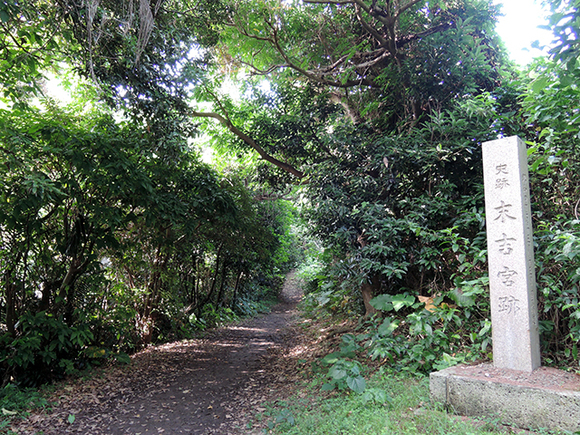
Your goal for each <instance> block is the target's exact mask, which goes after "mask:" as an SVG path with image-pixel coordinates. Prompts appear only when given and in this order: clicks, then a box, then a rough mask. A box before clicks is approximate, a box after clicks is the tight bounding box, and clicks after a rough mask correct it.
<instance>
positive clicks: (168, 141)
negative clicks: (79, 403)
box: [0, 106, 295, 385]
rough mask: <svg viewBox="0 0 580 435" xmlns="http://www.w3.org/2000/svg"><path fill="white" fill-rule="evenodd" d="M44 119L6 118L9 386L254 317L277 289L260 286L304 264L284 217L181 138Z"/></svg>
mask: <svg viewBox="0 0 580 435" xmlns="http://www.w3.org/2000/svg"><path fill="white" fill-rule="evenodd" d="M49 107H50V109H51V110H50V112H45V111H42V110H38V109H27V110H26V111H19V110H16V109H14V110H11V111H9V110H1V111H0V124H1V126H2V128H0V131H1V133H0V147H1V148H2V151H3V152H2V157H1V160H0V167H2V172H1V179H0V244H1V248H2V249H1V250H0V276H2V296H3V297H2V299H1V300H0V305H1V308H2V314H1V315H0V316H1V323H2V324H3V325H5V330H4V332H3V335H2V342H1V346H0V363H1V371H2V378H3V380H4V382H8V381H14V382H17V383H19V384H22V385H36V384H38V383H41V382H45V381H48V380H51V379H55V378H58V377H60V376H62V375H64V374H66V373H71V372H72V371H75V370H77V369H79V368H84V367H86V366H87V365H90V364H94V363H98V362H100V361H102V360H103V359H104V358H106V357H109V356H116V357H117V358H119V359H124V358H126V357H124V356H123V355H124V353H126V352H132V351H134V350H136V349H138V348H139V347H140V346H143V345H145V344H147V343H150V342H156V341H166V340H171V339H177V338H180V337H184V336H189V335H191V334H192V332H193V331H195V330H196V329H200V328H206V327H210V326H215V325H218V324H220V323H221V322H223V321H226V320H229V319H232V318H234V317H235V316H236V314H235V313H236V312H237V313H240V314H247V313H252V312H254V311H255V310H257V309H259V305H258V304H255V303H254V302H255V301H256V300H257V299H259V298H262V297H263V296H264V292H265V291H266V290H264V289H265V288H266V287H269V288H273V289H276V288H277V286H275V285H272V284H273V283H272V282H269V281H268V282H263V281H265V280H271V279H272V278H271V277H274V276H275V275H276V274H279V273H282V272H284V270H285V268H286V267H288V266H289V265H290V264H292V263H293V262H294V261H295V258H294V257H292V256H289V255H288V254H287V253H286V251H288V252H290V251H291V249H289V248H290V247H291V245H292V243H293V236H292V234H290V233H289V219H290V215H291V213H292V212H291V209H290V208H289V207H288V206H287V205H284V204H282V203H278V202H272V201H269V202H268V204H263V203H260V202H259V201H255V200H254V199H253V197H252V193H251V192H250V191H249V190H248V189H247V188H246V187H244V185H243V182H242V180H239V179H237V178H236V177H235V175H230V176H229V177H228V178H227V179H225V178H222V177H220V176H219V175H218V174H217V173H216V172H214V171H213V170H212V169H210V168H209V167H208V166H207V165H205V164H203V163H201V162H199V161H198V160H197V157H196V155H195V154H194V153H193V152H189V151H187V147H185V146H184V145H185V144H186V141H187V137H186V136H185V135H181V133H179V131H180V130H179V129H176V130H175V131H173V132H172V131H168V132H167V134H168V136H169V137H159V135H158V134H157V135H156V134H152V133H149V132H148V131H147V129H145V128H141V127H138V126H137V125H135V124H132V123H131V122H118V121H115V120H114V119H113V117H112V116H110V115H108V114H107V113H108V111H107V109H106V108H104V107H98V109H97V110H96V111H90V110H89V111H86V112H84V113H82V114H81V115H79V116H77V115H75V114H72V113H69V112H67V111H66V110H63V109H59V108H58V107H54V106H49ZM180 135H181V136H180ZM261 281H262V282H263V283H261ZM252 304H254V305H252ZM250 307H252V308H250Z"/></svg>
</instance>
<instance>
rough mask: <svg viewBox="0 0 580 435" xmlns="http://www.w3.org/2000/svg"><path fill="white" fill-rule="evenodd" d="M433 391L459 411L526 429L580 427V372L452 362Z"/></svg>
mask: <svg viewBox="0 0 580 435" xmlns="http://www.w3.org/2000/svg"><path fill="white" fill-rule="evenodd" d="M430 393H431V398H432V400H434V401H436V402H439V403H442V404H444V405H445V406H446V407H447V408H449V409H450V410H451V411H452V412H454V413H456V414H459V415H465V416H471V417H478V416H485V417H489V418H499V419H500V420H501V422H502V423H504V424H511V425H515V426H517V427H520V428H522V429H533V430H537V429H549V430H567V431H572V432H575V431H578V430H580V376H578V375H576V374H573V373H569V372H564V371H562V370H557V369H554V368H548V367H540V368H538V369H537V370H534V371H533V372H531V373H530V372H523V371H517V370H509V369H502V368H498V367H495V366H493V365H491V364H480V365H476V366H456V367H451V368H448V369H445V370H441V371H439V372H434V373H431V375H430Z"/></svg>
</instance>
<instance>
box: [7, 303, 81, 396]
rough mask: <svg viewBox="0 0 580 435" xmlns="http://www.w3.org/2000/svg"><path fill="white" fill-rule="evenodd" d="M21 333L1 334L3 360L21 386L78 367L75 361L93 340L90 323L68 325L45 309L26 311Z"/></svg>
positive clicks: (50, 377) (59, 374)
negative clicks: (34, 311)
mask: <svg viewBox="0 0 580 435" xmlns="http://www.w3.org/2000/svg"><path fill="white" fill-rule="evenodd" d="M19 323H20V325H19V328H20V329H21V331H22V333H21V334H20V335H19V336H18V337H16V338H12V337H10V336H9V335H4V336H3V337H2V348H1V351H0V352H1V353H0V364H2V365H3V366H4V367H6V370H7V372H8V373H9V374H10V376H11V377H12V378H14V379H18V382H19V384H20V385H22V386H36V385H38V384H41V383H46V382H49V381H51V380H53V379H55V378H59V377H62V376H63V375H65V374H71V373H73V372H75V371H76V370H77V367H75V364H74V363H75V361H76V360H77V359H78V357H79V354H80V352H81V350H82V349H83V348H84V347H85V346H87V344H88V343H90V342H92V340H93V333H92V332H91V331H90V329H89V328H88V325H87V324H79V325H78V326H74V327H69V326H68V325H67V324H66V323H64V322H63V320H62V318H60V319H57V318H55V317H54V316H53V315H51V314H47V313H46V312H44V311H41V312H39V313H37V314H36V315H32V314H31V313H26V314H24V315H23V316H22V317H21V318H20V320H19Z"/></svg>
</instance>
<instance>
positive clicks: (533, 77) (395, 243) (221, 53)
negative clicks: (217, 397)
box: [0, 0, 580, 384]
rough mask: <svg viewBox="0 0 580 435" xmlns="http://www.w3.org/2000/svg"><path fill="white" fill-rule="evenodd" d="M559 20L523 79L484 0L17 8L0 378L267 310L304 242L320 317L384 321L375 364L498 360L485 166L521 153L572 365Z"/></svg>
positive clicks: (566, 79)
mask: <svg viewBox="0 0 580 435" xmlns="http://www.w3.org/2000/svg"><path fill="white" fill-rule="evenodd" d="M552 3H553V6H554V14H553V16H552V19H551V26H552V27H553V30H554V31H555V36H556V38H557V41H558V43H557V44H555V46H554V48H553V50H552V56H551V57H550V58H547V59H539V60H537V61H536V62H535V63H533V64H532V65H530V66H529V67H528V68H527V69H526V70H524V71H520V70H518V69H517V68H516V67H515V65H514V64H513V63H512V62H511V61H510V60H509V59H508V57H507V54H506V52H505V50H504V49H503V45H502V42H501V40H500V38H499V37H498V35H497V34H496V32H495V27H494V26H495V21H496V19H497V16H498V14H499V13H500V9H499V7H498V6H494V5H493V4H492V2H491V1H490V0H435V1H426V0H383V1H380V0H302V1H298V0H243V1H242V0H221V1H215V0H156V1H151V0H123V1H109V0H100V1H99V0H82V1H81V0H34V1H31V2H28V3H27V4H26V6H23V5H22V4H21V2H18V1H16V0H6V1H4V2H2V3H1V4H0V25H1V26H2V29H3V32H1V35H0V82H1V83H2V84H1V85H0V88H1V90H2V101H3V102H2V104H3V106H2V108H1V109H0V126H1V128H0V150H1V155H0V167H1V168H2V170H1V172H0V175H1V178H0V201H1V208H0V243H1V246H2V250H1V252H0V274H1V276H2V281H1V283H2V284H1V285H2V289H1V291H2V299H0V304H1V307H2V313H3V314H2V316H1V317H0V318H1V323H2V324H3V325H5V333H4V335H3V338H2V344H1V347H0V362H1V363H2V370H3V376H4V379H5V381H7V380H9V379H10V378H17V379H19V382H22V383H30V384H33V383H37V382H41V381H42V380H43V379H48V378H50V377H55V376H60V375H62V374H63V373H66V372H70V371H73V370H75V368H77V367H79V366H80V365H83V364H90V363H91V361H94V360H96V359H98V358H101V357H103V356H106V355H116V356H117V358H120V359H123V355H124V354H123V352H129V351H131V350H134V349H136V348H138V347H139V346H143V345H145V344H146V343H148V342H151V341H156V340H167V339H171V338H177V337H184V336H187V335H188V334H191V333H192V331H194V330H196V329H202V328H205V327H207V326H209V325H213V324H217V323H219V322H221V321H222V320H225V319H228V318H231V317H233V316H235V315H239V314H247V313H253V312H256V310H258V309H260V307H261V305H260V303H259V301H260V300H262V299H263V297H264V295H265V294H267V293H268V290H267V289H268V288H269V287H271V286H274V287H275V284H276V283H279V281H280V277H281V275H282V274H283V272H284V271H285V270H287V269H288V268H289V267H291V266H292V265H295V264H296V263H297V262H298V261H299V260H300V259H303V258H304V255H305V254H304V252H301V251H304V250H307V249H299V248H298V246H299V244H298V241H297V236H296V235H295V234H294V233H293V230H292V228H293V227H296V226H297V225H296V222H298V221H301V222H302V223H303V229H302V230H301V233H302V240H301V241H300V243H302V246H303V247H304V246H308V244H309V243H311V245H316V246H323V249H322V252H319V255H318V260H317V261H318V262H319V264H320V266H319V268H318V270H317V272H316V274H315V275H313V277H312V279H311V280H310V281H309V283H308V285H309V286H310V289H311V294H310V295H309V296H308V297H307V298H306V301H307V302H306V303H307V304H310V305H309V306H310V307H312V309H313V310H317V311H319V312H320V313H323V312H325V311H326V310H327V309H329V310H330V311H331V312H333V313H335V314H336V313H342V314H343V315H347V316H358V315H363V314H365V315H366V319H375V320H372V321H374V322H375V326H376V328H375V329H376V331H377V332H376V334H378V335H376V334H375V335H371V336H369V337H373V338H372V339H370V341H371V344H369V349H370V352H372V353H373V355H374V356H375V357H379V356H380V357H381V358H390V359H391V360H393V362H394V360H395V359H396V360H397V361H399V363H401V364H403V363H405V364H407V365H408V366H409V367H411V368H412V369H413V370H423V371H429V370H431V369H432V368H433V367H435V366H437V364H439V365H440V364H444V363H445V364H450V363H453V362H457V361H458V360H459V359H461V358H464V359H466V358H472V359H476V358H484V357H485V355H486V354H485V352H486V347H487V345H488V344H489V341H490V337H489V328H490V325H489V320H488V317H489V302H488V300H487V299H488V296H487V281H486V279H487V275H486V274H487V270H486V255H487V252H486V247H485V230H484V225H485V214H484V210H483V178H482V167H481V151H480V148H481V143H482V142H484V141H486V140H491V139H495V138H497V137H501V136H509V135H513V134H518V135H520V136H521V137H523V138H524V139H525V140H526V141H527V143H528V145H529V158H530V172H531V180H532V191H533V202H534V204H533V207H534V224H535V227H536V234H535V242H536V244H537V246H538V254H537V265H538V268H539V270H540V271H541V273H540V274H539V275H538V281H539V292H540V303H541V305H542V310H540V311H541V312H542V313H543V314H542V318H541V321H540V324H541V325H542V328H543V329H542V340H543V343H544V344H543V346H544V351H545V355H547V356H546V358H549V359H551V360H552V361H555V362H560V361H570V358H572V359H576V360H577V352H576V353H575V354H571V353H570V351H568V353H567V354H566V353H565V350H564V349H565V348H566V346H568V347H569V348H572V343H574V342H575V341H577V338H578V337H577V336H578V331H580V328H579V327H578V321H577V319H578V316H577V312H578V311H577V292H578V282H579V281H580V275H579V274H578V269H577V265H576V263H575V261H576V260H577V256H578V255H579V254H578V253H579V252H580V245H579V242H578V240H580V238H579V231H580V230H579V229H578V218H579V211H578V210H579V206H578V204H579V201H580V200H579V199H578V198H579V192H578V186H579V185H580V183H578V174H579V173H580V172H579V171H578V158H577V157H576V156H577V154H578V153H577V148H578V145H577V144H578V131H580V130H579V125H580V123H579V119H580V117H579V115H578V113H577V111H576V109H575V107H576V106H574V105H573V104H571V103H570V102H573V101H576V100H577V97H578V87H577V79H578V71H579V69H578V63H577V48H578V47H577V41H576V38H575V37H574V36H573V35H575V34H576V33H577V32H576V30H577V29H576V27H577V18H578V5H577V2H574V1H557V0H555V1H554V2H552ZM65 72H66V74H68V75H69V76H70V77H73V78H74V79H71V80H70V82H71V83H70V84H69V87H70V88H71V90H72V92H73V93H74V96H73V101H72V103H70V105H68V106H66V107H65V106H63V105H59V104H58V102H57V101H55V100H54V99H52V98H50V96H49V95H47V91H46V86H45V84H46V77H48V75H49V73H56V74H58V75H60V76H61V77H62V76H64V75H65ZM227 84H229V86H226V85H227ZM201 142H204V143H205V146H209V145H211V146H212V147H213V149H214V150H215V153H216V155H218V157H219V158H220V159H221V162H220V163H219V164H218V165H214V167H212V166H211V165H209V164H207V163H204V162H203V160H202V156H201V152H200V150H199V149H198V144H199V143H201ZM288 200H292V201H293V204H292V203H291V202H289V201H288ZM311 261H313V260H311ZM425 301H430V305H428V304H427V303H426V302H425ZM432 307H435V308H433V309H432ZM377 310H378V311H381V312H382V314H383V316H384V320H383V319H381V320H380V321H379V320H377V319H378V317H371V316H372V315H373V314H374V313H376V312H377ZM435 310H439V311H435ZM441 313H443V314H441ZM391 314H392V316H391ZM563 319H565V320H563ZM403 320H404V321H403ZM377 322H378V323H377ZM381 322H383V323H381ZM405 325H406V326H405ZM435 343H438V344H437V352H438V353H437V354H433V355H432V356H430V357H429V358H426V357H425V352H427V350H426V349H430V348H433V347H434V346H435ZM413 349H415V350H413ZM415 351H416V352H415ZM455 351H457V352H458V353H457V352H455ZM413 352H415V353H413ZM455 353H457V354H458V355H459V354H461V355H462V356H458V357H457V358H455V359H454V358H451V357H450V356H449V355H451V354H455ZM393 355H395V356H393ZM443 355H447V357H445V358H444V357H443ZM442 361H444V362H442ZM31 368H34V369H35V370H34V373H37V374H38V375H37V377H36V378H34V377H33V376H31V375H29V374H30V373H31V370H30V369H31ZM35 376H36V375H35Z"/></svg>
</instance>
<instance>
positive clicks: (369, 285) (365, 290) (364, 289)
mask: <svg viewBox="0 0 580 435" xmlns="http://www.w3.org/2000/svg"><path fill="white" fill-rule="evenodd" d="M380 289H381V279H380V276H379V275H378V274H375V275H373V276H372V277H371V279H370V282H369V281H365V282H363V283H362V285H361V293H362V297H363V302H364V304H365V317H370V316H372V315H373V314H376V313H377V309H376V308H375V307H373V306H372V305H371V299H372V298H374V297H375V296H376V295H377V294H378V293H379V291H380Z"/></svg>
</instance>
